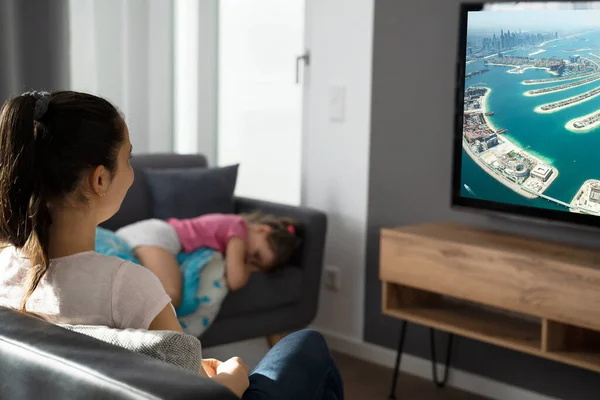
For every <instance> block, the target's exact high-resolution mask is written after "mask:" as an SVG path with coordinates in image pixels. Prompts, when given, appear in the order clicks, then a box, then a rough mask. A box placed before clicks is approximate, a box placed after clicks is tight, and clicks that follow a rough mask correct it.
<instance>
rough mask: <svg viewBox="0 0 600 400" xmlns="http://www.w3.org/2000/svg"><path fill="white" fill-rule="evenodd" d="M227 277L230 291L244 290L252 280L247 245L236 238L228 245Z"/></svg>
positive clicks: (226, 258) (226, 256)
mask: <svg viewBox="0 0 600 400" xmlns="http://www.w3.org/2000/svg"><path fill="white" fill-rule="evenodd" d="M225 254H226V255H225V277H226V279H227V286H229V290H231V291H236V290H238V289H241V288H243V287H244V286H246V283H248V279H249V278H250V273H251V271H250V269H249V268H246V243H244V241H243V240H242V239H241V238H239V237H237V236H234V237H232V238H231V239H229V242H228V243H227V250H226V252H225Z"/></svg>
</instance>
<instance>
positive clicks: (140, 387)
mask: <svg viewBox="0 0 600 400" xmlns="http://www.w3.org/2000/svg"><path fill="white" fill-rule="evenodd" d="M0 320H1V321H2V324H0V359H1V360H2V362H0V382H2V385H0V398H2V399H26V398H27V399H29V398H43V399H92V398H93V399H119V400H121V399H140V398H154V399H173V400H175V399H181V400H183V399H191V398H196V399H208V400H217V399H223V400H225V399H231V400H235V399H236V396H235V395H234V394H233V393H231V392H230V391H229V390H227V389H226V388H225V387H224V386H221V385H219V384H218V383H216V382H213V381H211V380H210V379H208V378H203V377H201V376H200V375H199V374H195V373H193V372H190V371H186V370H184V369H183V368H180V367H176V366H174V365H170V364H167V363H164V362H161V361H158V360H156V359H154V358H151V357H148V356H145V355H142V354H138V353H134V352H131V351H129V350H125V349H123V348H120V347H116V346H113V345H110V344H108V343H105V342H101V341H99V340H96V339H93V338H90V337H88V336H84V335H81V334H79V333H75V332H70V331H67V330H66V329H63V328H61V327H58V326H55V325H51V324H49V323H47V322H45V321H42V320H40V319H37V318H34V317H31V316H28V315H23V314H20V313H18V312H16V311H14V310H10V309H7V308H4V307H0Z"/></svg>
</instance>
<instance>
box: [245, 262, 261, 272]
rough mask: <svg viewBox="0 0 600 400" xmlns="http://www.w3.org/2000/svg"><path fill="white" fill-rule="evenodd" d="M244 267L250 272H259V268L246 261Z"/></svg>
mask: <svg viewBox="0 0 600 400" xmlns="http://www.w3.org/2000/svg"><path fill="white" fill-rule="evenodd" d="M246 269H247V270H248V271H250V272H259V271H260V269H259V268H258V267H257V266H256V265H254V264H248V263H246Z"/></svg>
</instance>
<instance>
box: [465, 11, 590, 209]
mask: <svg viewBox="0 0 600 400" xmlns="http://www.w3.org/2000/svg"><path fill="white" fill-rule="evenodd" d="M461 196H462V197H468V198H475V199H480V200H489V201H495V202H501V203H509V204H516V205H524V206H530V207H538V208H546V209H553V210H561V211H565V212H572V213H584V214H592V215H600V10H597V9H592V10H540V11H529V10H527V11H523V10H522V11H477V12H469V14H468V25H467V41H466V68H465V97H464V115H463V146H462V164H461Z"/></svg>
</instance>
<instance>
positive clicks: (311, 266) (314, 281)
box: [235, 197, 327, 333]
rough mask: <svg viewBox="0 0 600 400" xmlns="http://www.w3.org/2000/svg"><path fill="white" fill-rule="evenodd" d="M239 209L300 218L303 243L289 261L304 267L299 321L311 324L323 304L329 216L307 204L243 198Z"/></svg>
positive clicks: (237, 203) (298, 227) (298, 226)
mask: <svg viewBox="0 0 600 400" xmlns="http://www.w3.org/2000/svg"><path fill="white" fill-rule="evenodd" d="M235 208H236V212H237V213H238V214H241V213H249V212H252V211H260V212H263V213H266V214H271V215H276V216H281V217H290V218H293V219H294V220H295V221H296V232H297V234H298V236H299V237H300V238H301V239H302V243H301V245H300V248H299V249H298V251H297V252H296V254H294V256H292V259H291V260H290V263H289V264H290V265H292V266H295V267H300V268H302V270H303V288H302V292H303V296H302V300H301V303H302V307H301V310H302V311H301V313H300V315H298V316H297V318H299V320H300V321H299V323H301V324H302V325H305V326H307V325H308V324H310V323H311V322H312V320H313V319H314V317H315V315H316V313H317V307H318V304H319V293H320V287H321V275H322V270H323V261H324V254H325V238H326V235H327V215H326V214H325V213H324V212H322V211H318V210H314V209H311V208H307V207H297V206H290V205H285V204H278V203H272V202H268V201H262V200H256V199H248V198H243V197H236V199H235ZM274 333H276V332H274Z"/></svg>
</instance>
